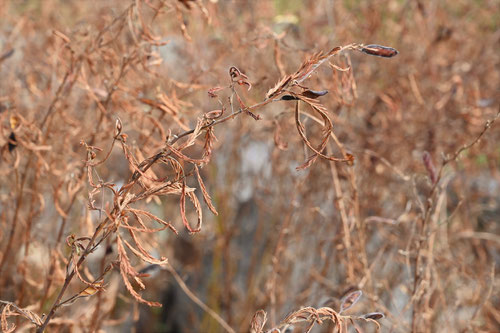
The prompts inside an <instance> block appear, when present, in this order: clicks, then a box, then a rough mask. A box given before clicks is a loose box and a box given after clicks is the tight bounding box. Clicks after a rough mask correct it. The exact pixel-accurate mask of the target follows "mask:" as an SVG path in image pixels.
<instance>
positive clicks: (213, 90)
mask: <svg viewBox="0 0 500 333" xmlns="http://www.w3.org/2000/svg"><path fill="white" fill-rule="evenodd" d="M223 89H225V88H223V87H213V88H210V89H209V90H208V96H210V97H211V98H216V97H217V96H218V95H217V94H216V92H217V91H220V90H223Z"/></svg>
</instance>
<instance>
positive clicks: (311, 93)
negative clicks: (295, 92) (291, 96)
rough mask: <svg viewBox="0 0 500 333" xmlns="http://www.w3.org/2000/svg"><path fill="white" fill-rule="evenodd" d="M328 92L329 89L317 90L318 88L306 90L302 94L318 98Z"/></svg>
mask: <svg viewBox="0 0 500 333" xmlns="http://www.w3.org/2000/svg"><path fill="white" fill-rule="evenodd" d="M326 94H328V90H319V91H316V90H306V91H304V92H303V93H302V96H305V97H308V98H312V99H316V98H318V97H321V96H325V95H326Z"/></svg>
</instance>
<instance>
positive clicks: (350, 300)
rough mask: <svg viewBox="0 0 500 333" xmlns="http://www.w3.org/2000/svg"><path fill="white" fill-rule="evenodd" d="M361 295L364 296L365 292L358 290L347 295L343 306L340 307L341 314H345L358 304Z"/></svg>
mask: <svg viewBox="0 0 500 333" xmlns="http://www.w3.org/2000/svg"><path fill="white" fill-rule="evenodd" d="M361 295H363V292H362V291H361V290H356V291H353V292H352V293H350V294H349V295H347V296H346V297H345V298H344V299H343V300H342V304H341V305H340V311H339V313H342V312H344V311H345V310H348V309H349V308H351V307H352V306H353V305H354V304H356V302H357V301H359V299H360V297H361Z"/></svg>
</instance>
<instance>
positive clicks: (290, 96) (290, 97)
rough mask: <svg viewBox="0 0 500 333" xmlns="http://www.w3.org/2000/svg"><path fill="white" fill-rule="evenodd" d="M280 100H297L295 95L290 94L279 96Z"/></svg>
mask: <svg viewBox="0 0 500 333" xmlns="http://www.w3.org/2000/svg"><path fill="white" fill-rule="evenodd" d="M280 100H281V101H297V100H299V99H298V98H297V97H295V96H292V95H283V96H282V97H281V98H280Z"/></svg>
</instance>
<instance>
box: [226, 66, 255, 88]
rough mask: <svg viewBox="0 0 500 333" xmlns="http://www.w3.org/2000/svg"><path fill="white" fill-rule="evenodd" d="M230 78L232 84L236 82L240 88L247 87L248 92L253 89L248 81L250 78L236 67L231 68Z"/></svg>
mask: <svg viewBox="0 0 500 333" xmlns="http://www.w3.org/2000/svg"><path fill="white" fill-rule="evenodd" d="M229 76H231V82H236V83H238V84H239V85H240V86H243V85H247V86H248V90H250V89H252V84H251V83H250V82H249V81H248V76H246V75H245V74H243V73H242V72H241V71H240V70H239V69H238V68H236V67H235V66H232V67H231V68H229Z"/></svg>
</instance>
